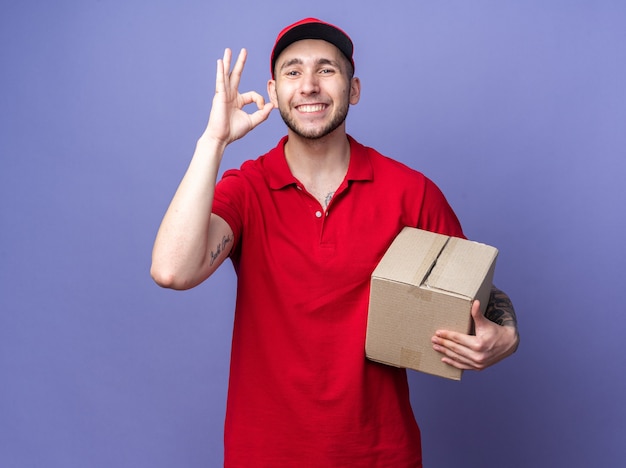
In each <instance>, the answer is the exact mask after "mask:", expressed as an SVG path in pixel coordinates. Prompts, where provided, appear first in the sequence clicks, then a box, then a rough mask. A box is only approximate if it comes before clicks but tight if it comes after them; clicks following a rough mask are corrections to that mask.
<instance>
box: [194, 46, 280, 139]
mask: <svg viewBox="0 0 626 468" xmlns="http://www.w3.org/2000/svg"><path fill="white" fill-rule="evenodd" d="M246 57H247V51H246V49H241V52H240V53H239V57H237V61H236V62H235V66H234V67H233V69H232V71H231V70H230V63H231V58H232V52H231V50H230V49H226V50H225V51H224V58H223V59H220V60H218V61H217V76H216V78H215V96H214V97H213V106H212V108H211V114H210V116H209V123H208V125H207V128H206V130H205V131H204V134H203V135H202V137H201V140H205V139H208V140H212V141H214V142H215V143H218V144H219V145H220V146H223V147H225V146H226V145H228V144H230V143H232V142H233V141H235V140H238V139H239V138H242V137H243V136H244V135H246V134H247V133H248V132H249V131H250V130H252V129H253V128H255V127H256V126H257V125H259V124H260V123H261V122H264V121H265V120H266V119H267V118H268V116H269V115H270V112H271V111H272V108H273V105H272V103H270V102H268V103H265V98H264V97H263V96H261V95H260V94H259V93H257V92H255V91H250V92H247V93H244V94H240V93H239V89H238V88H239V82H240V80H241V73H242V72H243V67H244V65H245V63H246ZM252 103H255V104H256V105H257V108H258V110H257V111H255V112H253V113H250V114H249V113H247V112H245V111H244V110H243V108H244V106H246V105H248V104H252Z"/></svg>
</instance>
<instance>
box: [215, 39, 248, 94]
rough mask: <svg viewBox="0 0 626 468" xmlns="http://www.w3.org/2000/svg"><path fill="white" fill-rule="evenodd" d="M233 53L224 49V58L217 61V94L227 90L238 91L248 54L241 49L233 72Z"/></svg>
mask: <svg viewBox="0 0 626 468" xmlns="http://www.w3.org/2000/svg"><path fill="white" fill-rule="evenodd" d="M232 55H233V53H232V51H231V50H230V49H229V48H226V49H224V56H223V57H222V58H221V59H218V60H217V74H216V77H215V92H216V93H221V92H225V91H227V90H233V91H237V88H239V83H240V81H241V75H242V73H243V68H244V65H245V64H246V58H247V56H248V52H247V51H246V49H241V51H240V52H239V56H238V57H237V61H236V62H235V65H234V67H233V69H232V71H231V69H230V67H231V61H232Z"/></svg>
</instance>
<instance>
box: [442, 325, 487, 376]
mask: <svg viewBox="0 0 626 468" xmlns="http://www.w3.org/2000/svg"><path fill="white" fill-rule="evenodd" d="M466 336H467V335H463V334H460V333H454V332H437V334H436V335H435V336H434V337H433V339H432V343H433V349H434V350H435V351H437V352H438V353H441V354H442V355H443V357H442V359H441V360H442V361H443V362H445V363H446V364H449V365H451V366H453V367H456V368H457V369H466V370H467V369H474V370H478V369H482V368H483V367H484V366H483V365H482V361H483V360H484V353H481V352H480V351H478V350H476V349H474V348H475V347H476V343H473V342H472V341H473V339H475V337H469V336H467V339H465V337H466Z"/></svg>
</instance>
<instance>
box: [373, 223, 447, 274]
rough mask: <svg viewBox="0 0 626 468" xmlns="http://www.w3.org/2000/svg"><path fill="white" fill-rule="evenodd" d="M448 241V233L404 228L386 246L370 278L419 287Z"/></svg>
mask: <svg viewBox="0 0 626 468" xmlns="http://www.w3.org/2000/svg"><path fill="white" fill-rule="evenodd" d="M447 241H448V237H447V236H442V235H440V234H435V233H432V232H428V231H422V230H419V229H415V228H409V227H405V228H404V229H403V230H402V231H401V232H400V234H398V236H397V237H396V238H395V239H394V241H393V242H392V243H391V245H390V246H389V249H387V252H386V253H385V255H384V257H383V258H382V260H381V261H380V262H379V264H378V266H377V267H376V269H375V270H374V272H373V274H372V277H374V278H385V279H386V280H390V281H397V282H400V283H406V284H411V285H415V286H419V285H421V284H422V283H423V281H424V279H425V278H426V277H427V276H428V273H429V272H430V271H431V269H432V268H433V265H434V264H435V263H436V262H437V258H438V257H439V255H440V253H441V251H442V250H443V249H444V247H445V245H446V242H447ZM407 252H411V255H407ZM415 259H420V261H419V262H416V261H415Z"/></svg>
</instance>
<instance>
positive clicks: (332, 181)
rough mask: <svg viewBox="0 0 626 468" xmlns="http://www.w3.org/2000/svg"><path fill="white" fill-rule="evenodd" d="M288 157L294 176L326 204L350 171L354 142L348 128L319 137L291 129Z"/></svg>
mask: <svg viewBox="0 0 626 468" xmlns="http://www.w3.org/2000/svg"><path fill="white" fill-rule="evenodd" d="M285 158H286V159H287V164H288V165H289V169H290V170H291V173H292V174H293V176H294V177H295V178H296V179H298V180H299V181H300V182H301V183H302V184H303V185H304V187H305V188H306V189H307V191H308V192H310V193H311V194H312V195H313V196H314V197H315V198H317V200H318V201H319V202H320V204H321V205H322V206H323V207H324V208H326V206H328V203H329V202H330V198H332V195H333V194H334V192H335V191H336V190H337V188H338V187H339V185H340V184H341V182H342V181H343V179H344V178H345V176H346V173H347V172H348V165H349V163H350V142H349V140H348V136H347V135H346V133H345V132H333V133H331V134H330V135H327V136H325V137H324V138H320V139H317V140H309V139H306V138H302V137H299V136H297V135H294V134H292V133H291V132H290V134H289V139H288V140H287V143H286V144H285Z"/></svg>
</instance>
